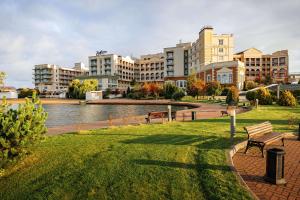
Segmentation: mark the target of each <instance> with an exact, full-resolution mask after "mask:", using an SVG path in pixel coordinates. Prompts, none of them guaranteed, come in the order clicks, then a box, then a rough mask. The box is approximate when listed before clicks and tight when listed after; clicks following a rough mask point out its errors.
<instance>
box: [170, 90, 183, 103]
mask: <svg viewBox="0 0 300 200" xmlns="http://www.w3.org/2000/svg"><path fill="white" fill-rule="evenodd" d="M184 96H185V94H184V92H183V91H182V90H178V91H177V92H175V93H174V94H173V95H172V99H174V100H176V101H179V100H181V99H182V98H183V97H184Z"/></svg>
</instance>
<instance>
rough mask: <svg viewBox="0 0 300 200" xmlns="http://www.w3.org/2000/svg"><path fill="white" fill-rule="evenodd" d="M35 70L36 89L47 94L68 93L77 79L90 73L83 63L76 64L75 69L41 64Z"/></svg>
mask: <svg viewBox="0 0 300 200" xmlns="http://www.w3.org/2000/svg"><path fill="white" fill-rule="evenodd" d="M33 70H34V73H33V79H34V84H35V88H36V89H38V90H39V91H40V92H41V93H45V94H57V93H63V92H66V91H67V89H68V86H69V83H70V82H71V81H72V80H73V79H74V78H75V77H78V76H81V75H86V74H87V73H88V69H87V68H85V67H84V64H83V63H75V66H74V67H73V68H67V67H60V66H57V65H54V64H40V65H35V66H34V69H33Z"/></svg>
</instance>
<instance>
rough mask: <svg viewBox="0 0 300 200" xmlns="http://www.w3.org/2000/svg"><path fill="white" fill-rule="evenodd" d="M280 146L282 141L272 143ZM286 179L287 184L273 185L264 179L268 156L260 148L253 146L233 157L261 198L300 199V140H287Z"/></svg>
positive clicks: (273, 199) (242, 174)
mask: <svg viewBox="0 0 300 200" xmlns="http://www.w3.org/2000/svg"><path fill="white" fill-rule="evenodd" d="M272 145H273V146H268V147H267V149H268V148H271V147H274V146H276V147H278V145H281V142H276V143H274V144H272ZM284 149H285V151H286V155H285V170H284V171H285V180H286V181H287V184H286V185H273V184H270V183H267V182H265V181H264V178H263V177H264V175H265V170H266V169H265V168H266V158H262V157H261V153H260V151H259V150H258V148H251V149H249V150H248V152H247V154H244V153H243V152H244V149H242V150H240V151H239V152H237V153H236V154H235V156H234V157H233V162H234V166H235V167H236V169H237V171H238V173H240V175H241V176H242V178H243V179H244V181H245V182H246V184H247V185H248V186H249V188H250V189H251V190H252V191H253V192H254V193H255V194H256V196H257V197H258V198H259V199H262V200H264V199H266V200H267V199H268V200H269V199H271V200H276V199H278V200H279V199H280V200H281V199H283V200H284V199H297V200H300V141H297V140H296V137H294V138H288V139H286V141H285V147H284ZM265 157H266V156H265Z"/></svg>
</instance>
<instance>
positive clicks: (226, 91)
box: [221, 87, 230, 96]
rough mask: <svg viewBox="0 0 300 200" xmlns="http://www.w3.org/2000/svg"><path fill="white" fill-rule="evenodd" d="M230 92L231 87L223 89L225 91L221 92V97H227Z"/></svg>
mask: <svg viewBox="0 0 300 200" xmlns="http://www.w3.org/2000/svg"><path fill="white" fill-rule="evenodd" d="M229 90H230V87H225V88H223V90H222V92H221V96H227V94H228V91H229Z"/></svg>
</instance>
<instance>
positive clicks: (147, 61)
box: [134, 53, 164, 83]
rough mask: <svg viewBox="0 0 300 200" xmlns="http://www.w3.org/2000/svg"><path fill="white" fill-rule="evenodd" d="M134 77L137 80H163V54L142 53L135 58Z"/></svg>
mask: <svg viewBox="0 0 300 200" xmlns="http://www.w3.org/2000/svg"><path fill="white" fill-rule="evenodd" d="M134 78H135V80H136V81H137V82H142V83H143V82H157V83H163V81H164V54H163V53H157V54H149V55H142V56H141V58H140V59H136V60H135V74H134Z"/></svg>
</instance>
